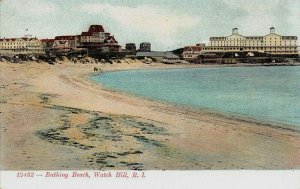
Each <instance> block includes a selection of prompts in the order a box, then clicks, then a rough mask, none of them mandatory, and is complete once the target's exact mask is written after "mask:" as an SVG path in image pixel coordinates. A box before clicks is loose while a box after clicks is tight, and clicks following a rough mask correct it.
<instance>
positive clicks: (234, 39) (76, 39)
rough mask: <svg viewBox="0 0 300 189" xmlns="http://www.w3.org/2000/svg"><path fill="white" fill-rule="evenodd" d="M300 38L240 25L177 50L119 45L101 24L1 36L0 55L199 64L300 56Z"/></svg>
mask: <svg viewBox="0 0 300 189" xmlns="http://www.w3.org/2000/svg"><path fill="white" fill-rule="evenodd" d="M298 47H299V46H298V38H297V37H296V36H282V35H279V34H277V33H275V28H274V27H271V28H270V33H269V34H267V35H264V36H244V35H241V34H239V32H238V28H233V29H232V34H231V35H229V36H227V37H211V38H210V39H209V43H208V44H204V43H200V44H197V45H192V46H185V47H184V48H183V49H182V50H181V51H179V53H178V52H176V53H175V54H177V56H178V57H176V56H175V55H174V54H172V53H171V52H163V51H154V52H153V51H151V44H150V43H148V42H143V43H140V46H139V49H137V47H136V44H135V43H127V44H126V45H125V49H122V47H121V46H120V45H119V44H118V41H117V40H116V39H115V37H114V35H111V34H110V33H109V32H106V31H105V30H104V28H103V26H102V25H91V26H90V27H89V29H88V30H87V31H83V32H82V33H81V34H80V35H65V36H56V37H55V38H54V39H37V38H32V37H23V38H3V39H0V54H4V53H11V54H22V53H36V54H43V53H46V54H51V53H54V54H59V53H69V52H87V53H88V54H89V55H92V54H94V55H97V56H98V55H100V56H101V54H105V53H111V54H112V53H115V54H117V55H120V54H121V56H126V55H127V56H133V57H137V58H143V57H150V58H151V57H152V58H154V59H156V60H158V61H161V60H166V61H167V62H169V63H177V62H180V61H179V57H180V58H181V59H183V60H185V61H187V62H190V63H199V59H200V58H199V57H200V56H202V57H204V58H208V59H210V60H212V61H213V59H214V57H218V56H229V57H232V58H234V56H236V57H240V56H243V57H246V56H258V55H259V56H273V57H275V56H276V57H299V50H298Z"/></svg>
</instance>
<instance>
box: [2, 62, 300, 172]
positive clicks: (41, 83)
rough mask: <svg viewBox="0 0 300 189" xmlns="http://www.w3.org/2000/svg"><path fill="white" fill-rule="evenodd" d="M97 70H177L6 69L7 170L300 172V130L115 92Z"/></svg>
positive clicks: (5, 65)
mask: <svg viewBox="0 0 300 189" xmlns="http://www.w3.org/2000/svg"><path fill="white" fill-rule="evenodd" d="M94 66H97V67H100V68H101V70H102V71H104V72H106V71H112V70H125V69H141V68H145V69H149V68H150V69H153V68H159V69H160V68H163V69H164V68H170V67H172V68H173V66H170V65H155V66H151V65H145V64H143V63H141V62H138V61H135V62H132V63H131V64H123V63H122V64H119V65H118V64H113V65H95V64H88V65H73V64H67V63H66V64H60V65H54V66H52V65H45V64H37V63H28V64H18V65H16V64H8V63H0V67H1V70H2V71H1V88H2V89H1V90H3V93H2V95H3V97H4V98H3V100H2V102H1V104H0V105H1V118H2V120H1V125H2V126H1V133H3V135H2V136H1V140H2V148H3V155H4V157H6V158H5V159H3V157H2V159H1V168H2V169H4V170H16V169H21V170H28V169H32V170H41V169H43V170H49V169H50V170H55V169H56V170H57V169H63V170H69V169H71V170H72V169H80V170H81V169H85V170H86V169H88V170H90V169H92V170H93V169H101V170H102V169H103V170H110V169H126V170H128V169H135V170H140V169H143V170H164V169H167V170H203V169H217V170H219V169H221V170H223V169H298V168H300V160H299V159H297V157H299V155H300V150H299V149H300V139H299V138H300V133H299V132H298V131H294V130H288V129H282V128H276V127H268V125H267V124H261V123H256V122H254V123H253V122H247V121H241V120H237V119H236V118H231V119H230V118H228V117H227V118H226V117H224V116H219V115H216V114H214V113H207V112H203V111H194V110H193V109H190V108H185V107H182V106H176V105H171V104H167V103H162V102H157V101H154V100H145V99H143V98H141V97H135V96H132V95H127V94H123V93H122V92H116V91H110V90H109V89H106V88H105V87H103V86H100V85H99V84H95V83H93V81H91V80H90V79H88V78H87V77H89V75H90V74H94V72H93V71H92V69H93V67H94ZM185 66H186V65H184V66H183V67H185ZM178 67H181V66H178V65H174V68H178ZM95 74H96V73H95ZM262 125H264V126H265V127H262ZM2 131H3V132H2ZM14 154H20V156H18V157H15V156H14ZM274 155H275V157H274ZM270 157H273V158H270Z"/></svg>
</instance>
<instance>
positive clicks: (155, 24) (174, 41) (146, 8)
mask: <svg viewBox="0 0 300 189" xmlns="http://www.w3.org/2000/svg"><path fill="white" fill-rule="evenodd" d="M91 24H101V25H103V26H104V29H105V30H106V31H107V32H110V33H111V34H113V35H114V36H115V38H116V39H117V40H118V42H119V43H120V44H121V45H122V46H123V47H124V45H125V44H126V43H128V42H134V43H136V44H137V46H138V44H139V43H140V42H150V43H151V44H152V50H173V49H176V48H179V47H182V46H185V45H194V44H196V43H201V42H202V43H203V42H204V43H207V42H208V41H209V38H210V37H212V36H229V35H230V34H231V30H232V28H234V27H238V28H239V33H240V34H242V35H266V34H268V33H269V28H270V27H272V26H273V27H275V28H276V33H278V34H280V35H293V36H298V37H300V0H0V37H2V38H3V37H7V38H8V37H22V36H24V35H25V34H31V35H32V36H36V37H38V38H53V37H55V36H58V35H77V34H80V33H81V32H82V31H86V30H87V29H88V27H89V25H91ZM27 28H28V31H26V29H27Z"/></svg>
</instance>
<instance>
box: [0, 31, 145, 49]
mask: <svg viewBox="0 0 300 189" xmlns="http://www.w3.org/2000/svg"><path fill="white" fill-rule="evenodd" d="M90 49H94V50H97V51H98V52H103V53H105V52H121V51H127V52H134V53H135V52H136V51H137V49H136V47H135V44H134V43H128V44H126V49H123V50H122V48H121V46H120V45H119V44H118V41H117V40H116V39H115V37H114V35H111V34H110V33H108V32H106V31H105V30H104V28H103V26H102V25H91V26H90V27H89V29H88V30H87V31H83V32H82V33H81V34H80V35H64V36H56V37H55V38H54V39H37V38H32V37H30V36H27V37H22V38H2V39H0V53H1V54H26V53H35V54H41V53H51V52H54V53H57V52H59V53H67V52H72V51H82V50H90ZM138 51H151V44H150V43H148V42H144V43H141V44H140V49H138Z"/></svg>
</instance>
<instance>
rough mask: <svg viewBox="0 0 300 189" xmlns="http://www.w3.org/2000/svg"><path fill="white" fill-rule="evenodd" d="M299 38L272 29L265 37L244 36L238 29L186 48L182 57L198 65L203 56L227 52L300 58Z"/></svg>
mask: <svg viewBox="0 0 300 189" xmlns="http://www.w3.org/2000/svg"><path fill="white" fill-rule="evenodd" d="M297 40H298V38H297V36H282V35H279V34H276V33H275V28H274V27H271V28H270V33H269V34H267V35H264V36H244V35H241V34H239V33H238V28H233V29H232V34H231V35H230V36H227V37H211V38H210V39H209V44H208V45H205V44H197V45H195V46H186V47H184V49H183V54H182V57H183V59H185V60H186V61H188V62H193V63H196V62H197V60H198V57H199V55H201V54H208V55H210V54H220V53H226V52H233V53H242V52H247V53H250V54H253V53H264V54H267V55H270V56H277V57H280V56H281V57H297V56H299V50H298V47H299V46H298V43H297Z"/></svg>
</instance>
